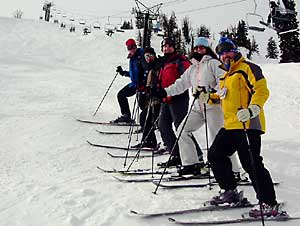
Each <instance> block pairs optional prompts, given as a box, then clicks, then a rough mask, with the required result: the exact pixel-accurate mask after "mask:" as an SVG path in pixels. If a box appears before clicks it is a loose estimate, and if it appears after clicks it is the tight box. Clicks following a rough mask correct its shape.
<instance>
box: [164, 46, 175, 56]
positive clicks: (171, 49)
mask: <svg viewBox="0 0 300 226" xmlns="http://www.w3.org/2000/svg"><path fill="white" fill-rule="evenodd" d="M174 51H175V49H174V47H173V46H170V45H169V44H165V45H163V48H162V52H163V53H164V54H166V53H174Z"/></svg>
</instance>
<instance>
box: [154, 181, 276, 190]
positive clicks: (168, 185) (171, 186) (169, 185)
mask: <svg viewBox="0 0 300 226" xmlns="http://www.w3.org/2000/svg"><path fill="white" fill-rule="evenodd" d="M152 183H153V184H154V185H158V181H155V180H154V181H152ZM273 184H274V185H279V184H280V183H279V182H274V183H273ZM209 185H217V182H216V181H212V182H211V183H209V182H207V183H194V184H192V183H188V184H187V183H185V184H183V183H179V184H178V183H177V184H175V183H160V184H159V186H160V187H162V188H166V189H175V188H203V187H207V186H209ZM237 185H238V186H252V183H251V182H250V181H241V182H238V183H237Z"/></svg>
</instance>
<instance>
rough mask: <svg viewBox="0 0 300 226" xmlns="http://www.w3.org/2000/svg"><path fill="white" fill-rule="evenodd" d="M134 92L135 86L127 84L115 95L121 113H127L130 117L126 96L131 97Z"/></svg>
mask: <svg viewBox="0 0 300 226" xmlns="http://www.w3.org/2000/svg"><path fill="white" fill-rule="evenodd" d="M135 93H136V88H135V87H130V86H129V84H127V85H126V86H124V87H123V88H122V89H121V90H120V91H119V92H118V95H117V98H118V102H119V106H120V110H121V113H122V115H127V116H128V117H131V113H130V108H129V103H128V97H132V96H133V95H135Z"/></svg>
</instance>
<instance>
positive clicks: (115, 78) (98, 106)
mask: <svg viewBox="0 0 300 226" xmlns="http://www.w3.org/2000/svg"><path fill="white" fill-rule="evenodd" d="M118 74H119V72H117V73H116V75H115V76H114V78H113V80H112V81H111V83H110V85H109V86H108V88H107V90H106V92H105V94H104V96H103V98H102V100H101V101H100V104H99V105H98V107H97V109H96V111H95V113H94V114H93V116H95V115H96V114H97V112H98V110H99V108H100V106H101V104H102V103H103V101H104V99H105V97H106V95H107V93H108V91H109V90H110V88H111V86H112V84H113V83H114V81H115V79H116V77H117V75H118Z"/></svg>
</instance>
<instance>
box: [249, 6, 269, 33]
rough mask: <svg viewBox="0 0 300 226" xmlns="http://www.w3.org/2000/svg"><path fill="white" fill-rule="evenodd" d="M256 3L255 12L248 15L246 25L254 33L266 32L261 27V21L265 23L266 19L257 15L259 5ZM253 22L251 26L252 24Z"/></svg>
mask: <svg viewBox="0 0 300 226" xmlns="http://www.w3.org/2000/svg"><path fill="white" fill-rule="evenodd" d="M253 1H254V12H253V13H247V14H246V23H247V27H248V29H249V30H252V31H258V32H264V31H265V28H264V27H261V26H259V23H260V21H264V18H263V17H262V16H261V15H259V14H258V13H256V8H257V3H256V1H255V0H253ZM250 18H251V19H250ZM250 21H251V24H250Z"/></svg>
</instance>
